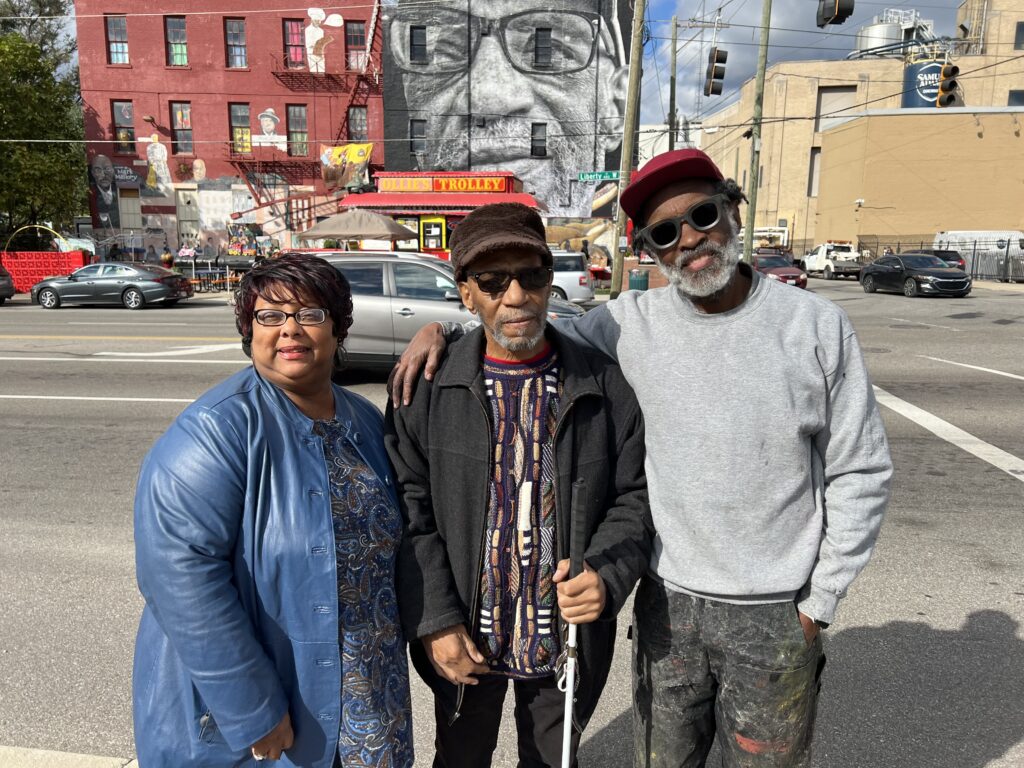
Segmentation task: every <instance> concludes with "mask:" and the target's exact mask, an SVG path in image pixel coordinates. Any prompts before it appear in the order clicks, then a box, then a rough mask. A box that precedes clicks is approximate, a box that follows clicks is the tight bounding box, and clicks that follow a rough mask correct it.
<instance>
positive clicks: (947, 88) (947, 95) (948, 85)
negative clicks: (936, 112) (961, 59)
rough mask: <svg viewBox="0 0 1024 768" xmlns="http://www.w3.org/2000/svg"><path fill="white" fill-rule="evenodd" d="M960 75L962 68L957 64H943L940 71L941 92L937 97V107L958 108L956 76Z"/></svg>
mask: <svg viewBox="0 0 1024 768" xmlns="http://www.w3.org/2000/svg"><path fill="white" fill-rule="evenodd" d="M959 74H960V67H958V66H957V65H956V64H943V65H942V69H941V70H940V71H939V92H938V93H937V94H936V96H935V106H936V107H953V106H956V102H957V97H956V89H957V83H956V76H957V75H959Z"/></svg>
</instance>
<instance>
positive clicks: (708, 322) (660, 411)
mask: <svg viewBox="0 0 1024 768" xmlns="http://www.w3.org/2000/svg"><path fill="white" fill-rule="evenodd" d="M753 279H754V281H753V285H752V287H751V291H750V293H749V295H748V296H747V299H746V301H744V303H743V304H741V305H740V306H739V307H737V308H736V309H734V310H732V311H729V312H725V313H722V314H703V313H700V312H698V311H697V310H696V308H695V307H694V306H693V304H692V303H690V302H689V301H688V300H687V299H685V298H683V297H682V296H681V295H680V294H679V292H678V291H677V290H675V289H674V288H672V287H667V288H658V289H655V290H651V291H646V292H642V293H641V292H636V291H630V292H627V293H624V294H622V295H621V296H619V298H618V299H616V300H615V301H610V302H608V303H607V304H606V305H603V306H601V307H598V308H596V309H594V310H592V311H590V312H588V313H587V314H586V315H585V316H583V317H580V318H575V319H573V320H559V321H556V323H557V327H558V329H559V331H561V332H562V333H564V334H566V335H567V336H570V337H572V338H575V339H577V340H578V341H580V342H581V343H584V344H588V345H590V346H592V347H595V348H597V349H600V350H603V351H604V352H605V353H607V354H608V355H610V356H611V357H613V358H615V359H616V360H618V362H619V364H620V365H621V367H622V371H623V373H624V374H625V375H626V378H627V380H628V381H629V383H630V385H632V387H633V389H634V390H635V392H636V396H637V399H638V400H639V402H640V407H641V409H642V411H643V414H644V421H645V427H646V440H647V459H646V469H647V482H648V489H649V492H650V501H651V512H652V515H653V518H654V526H655V530H656V536H655V546H654V554H653V556H652V560H651V571H652V573H653V574H654V576H655V577H656V578H658V579H659V580H661V581H662V582H663V583H664V584H665V585H666V586H667V587H669V588H670V589H673V590H676V591H679V592H685V593H689V594H693V595H698V596H701V597H707V598H711V599H715V600H722V601H726V602H731V603H769V602H784V601H789V600H794V599H795V600H797V602H798V605H799V608H800V610H801V611H802V612H803V613H805V614H807V615H808V616H810V617H812V618H814V619H818V620H820V621H824V622H831V621H832V620H833V617H834V614H835V610H836V605H837V603H838V602H839V599H840V598H841V597H842V596H843V595H844V594H845V592H846V589H847V588H848V587H849V586H850V583H851V582H852V581H853V579H854V578H855V577H856V576H857V574H858V573H859V572H860V570H861V569H862V568H863V567H864V566H865V565H866V564H867V562H868V559H869V558H870V556H871V551H872V548H873V547H874V543H875V539H876V537H877V535H878V529H879V526H880V525H881V522H882V515H883V513H884V511H885V507H886V504H887V502H888V499H889V480H890V478H891V476H892V463H891V461H890V458H889V447H888V443H887V441H886V437H885V430H884V428H883V426H882V420H881V418H880V416H879V414H878V408H877V405H876V404H875V397H874V394H873V391H872V388H871V382H870V380H869V379H868V373H867V370H866V368H865V366H864V360H863V358H862V357H861V352H860V348H859V346H858V344H857V337H856V335H855V333H854V331H853V327H852V326H851V324H850V320H849V318H848V317H847V316H846V313H845V312H843V311H842V310H841V309H840V308H839V307H837V306H836V305H835V304H833V303H832V302H830V301H827V300H825V299H822V298H819V297H818V296H815V295H814V294H812V293H808V292H807V291H804V290H800V289H797V288H794V287H791V286H787V285H781V284H779V283H776V282H773V281H771V280H766V279H762V278H761V277H760V276H759V275H758V273H756V272H754V273H753Z"/></svg>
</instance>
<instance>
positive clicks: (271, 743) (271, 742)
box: [252, 712, 295, 760]
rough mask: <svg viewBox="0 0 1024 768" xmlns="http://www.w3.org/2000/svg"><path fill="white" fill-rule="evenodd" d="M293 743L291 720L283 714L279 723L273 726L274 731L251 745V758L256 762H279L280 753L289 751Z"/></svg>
mask: <svg viewBox="0 0 1024 768" xmlns="http://www.w3.org/2000/svg"><path fill="white" fill-rule="evenodd" d="M294 741H295V734H294V733H292V719H291V718H290V717H289V716H288V713H287V712H285V713H284V717H282V718H281V722H279V723H278V724H277V725H275V726H274V730H272V731H271V732H270V733H268V734H267V735H266V736H264V737H263V738H262V739H260V740H259V741H257V742H256V743H255V744H253V745H252V756H253V757H254V758H256V759H257V760H280V759H281V753H282V752H284V751H285V750H286V749H291V746H292V743H293V742H294ZM261 756H262V757H261Z"/></svg>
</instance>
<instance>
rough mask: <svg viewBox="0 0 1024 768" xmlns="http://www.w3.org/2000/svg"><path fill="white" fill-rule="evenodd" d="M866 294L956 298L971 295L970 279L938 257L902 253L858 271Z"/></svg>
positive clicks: (879, 260)
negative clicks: (885, 292)
mask: <svg viewBox="0 0 1024 768" xmlns="http://www.w3.org/2000/svg"><path fill="white" fill-rule="evenodd" d="M859 279H860V284H861V286H862V287H863V288H864V292H865V293H874V292H875V291H897V292H900V293H902V294H903V295H904V296H909V297H914V296H957V297H963V296H966V295H967V294H969V293H970V292H971V278H970V277H968V276H967V273H966V272H964V271H963V270H962V269H954V268H953V267H950V266H948V265H947V264H946V262H945V261H943V260H942V259H940V258H938V257H937V256H928V255H926V254H920V253H919V254H915V253H904V254H899V255H898V256H883V257H882V258H880V259H878V261H875V262H873V263H871V264H868V265H867V266H865V267H864V268H863V269H861V271H860V277H859Z"/></svg>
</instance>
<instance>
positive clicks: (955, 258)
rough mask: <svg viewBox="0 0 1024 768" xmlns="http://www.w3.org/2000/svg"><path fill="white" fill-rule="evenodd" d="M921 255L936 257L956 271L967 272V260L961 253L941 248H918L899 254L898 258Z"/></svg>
mask: <svg viewBox="0 0 1024 768" xmlns="http://www.w3.org/2000/svg"><path fill="white" fill-rule="evenodd" d="M916 253H920V254H923V255H925V256H935V257H937V258H940V259H942V260H943V261H944V262H946V266H948V267H955V268H956V269H962V270H963V271H964V272H966V271H967V260H966V259H964V257H963V256H961V255H960V251H954V250H943V249H939V248H916V249H914V250H913V251H907V252H905V253H899V254H897V255H898V256H911V255H913V254H916Z"/></svg>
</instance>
